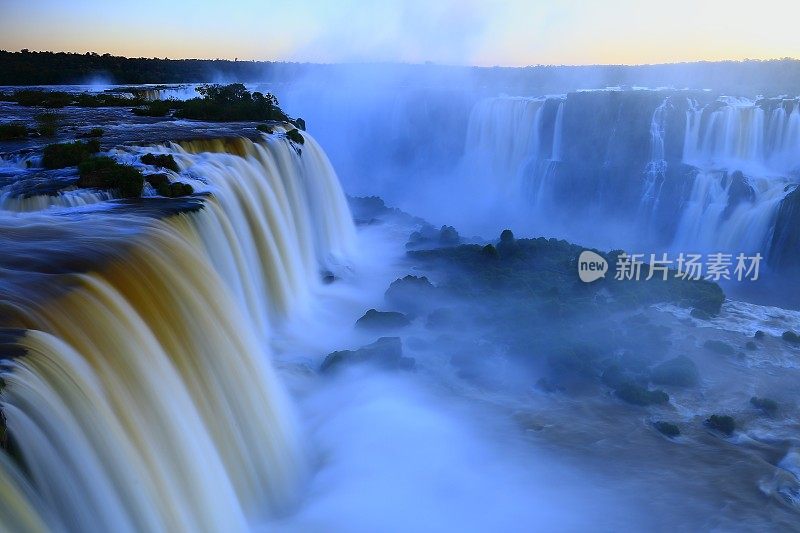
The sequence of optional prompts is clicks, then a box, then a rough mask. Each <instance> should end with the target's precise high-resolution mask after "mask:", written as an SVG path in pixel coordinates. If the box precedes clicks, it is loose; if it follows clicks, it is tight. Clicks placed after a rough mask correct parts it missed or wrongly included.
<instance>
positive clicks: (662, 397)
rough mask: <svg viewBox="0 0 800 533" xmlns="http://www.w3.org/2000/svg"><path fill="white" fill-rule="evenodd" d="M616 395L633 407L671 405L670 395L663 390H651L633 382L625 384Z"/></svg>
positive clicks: (616, 391) (617, 390) (618, 389)
mask: <svg viewBox="0 0 800 533" xmlns="http://www.w3.org/2000/svg"><path fill="white" fill-rule="evenodd" d="M614 393H615V394H616V395H617V398H619V399H620V400H623V401H625V402H628V403H630V404H633V405H641V406H647V405H658V404H665V403H669V394H667V393H666V392H664V391H663V390H658V389H656V390H649V389H646V388H644V387H642V386H640V385H637V384H635V383H633V382H630V381H628V382H625V383H623V384H622V385H620V386H619V387H618V388H617V389H616V390H615V391H614Z"/></svg>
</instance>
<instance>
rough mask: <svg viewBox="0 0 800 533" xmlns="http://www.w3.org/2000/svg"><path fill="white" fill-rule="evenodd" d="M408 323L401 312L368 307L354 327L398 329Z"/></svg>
mask: <svg viewBox="0 0 800 533" xmlns="http://www.w3.org/2000/svg"><path fill="white" fill-rule="evenodd" d="M409 324H411V321H410V320H409V319H408V317H407V316H406V315H404V314H403V313H398V312H396V311H378V310H376V309H370V310H369V311H367V312H366V313H364V316H362V317H361V318H359V319H358V320H357V321H356V327H357V328H362V329H398V328H404V327H406V326H408V325H409Z"/></svg>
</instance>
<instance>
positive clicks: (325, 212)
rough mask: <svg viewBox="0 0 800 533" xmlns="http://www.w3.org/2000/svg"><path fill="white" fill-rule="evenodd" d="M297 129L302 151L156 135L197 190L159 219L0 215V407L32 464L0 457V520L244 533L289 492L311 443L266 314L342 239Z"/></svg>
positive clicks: (343, 222) (348, 225)
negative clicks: (301, 427)
mask: <svg viewBox="0 0 800 533" xmlns="http://www.w3.org/2000/svg"><path fill="white" fill-rule="evenodd" d="M305 138H306V143H305V145H303V147H302V153H300V151H299V150H297V149H296V148H295V147H293V146H291V145H290V144H289V143H288V142H287V141H285V140H283V139H280V138H278V139H271V138H270V139H267V138H265V139H264V140H263V141H259V142H252V141H249V140H246V139H233V140H224V141H202V142H196V143H185V144H183V145H181V146H177V145H175V146H167V147H160V148H157V149H158V150H162V151H169V152H171V153H174V154H175V156H176V159H177V160H178V161H179V163H180V166H181V171H182V172H181V178H182V179H184V178H185V179H189V180H192V182H193V183H194V184H196V185H197V189H198V190H202V189H203V188H205V191H204V194H205V195H202V194H201V196H200V197H201V201H199V202H196V205H197V207H196V208H191V209H188V210H182V211H181V212H179V213H177V214H172V215H169V216H166V218H161V217H159V216H156V217H155V218H153V217H152V216H151V215H149V214H148V213H156V214H158V213H160V212H163V211H159V210H160V209H162V207H160V206H161V205H162V204H160V203H156V204H152V205H153V206H154V207H151V208H148V207H147V205H149V204H147V203H144V204H143V205H142V207H141V208H140V209H139V210H134V211H130V209H120V207H119V206H116V205H115V204H113V202H112V203H111V204H109V206H108V207H107V209H105V210H102V211H93V212H88V213H84V212H81V211H80V210H77V211H75V212H74V213H70V212H69V211H66V212H65V211H64V210H60V211H59V212H58V214H55V215H53V214H50V211H49V210H43V211H39V212H35V213H26V212H18V213H14V214H13V215H11V216H8V215H2V216H0V226H2V231H0V244H3V248H4V250H7V251H14V252H15V253H17V254H20V255H21V256H22V257H25V258H26V260H25V266H26V267H27V268H29V270H28V271H23V270H19V269H18V268H17V269H16V270H15V269H12V268H4V269H0V272H2V274H0V319H1V320H2V321H3V322H2V325H3V326H5V327H11V328H15V329H13V330H10V331H12V332H13V333H12V334H10V335H5V336H0V349H1V350H7V351H8V353H11V354H13V355H12V356H10V357H7V358H5V359H3V360H2V367H0V368H1V369H2V371H0V377H2V381H0V384H1V385H0V408H1V409H2V413H3V416H4V418H5V425H6V427H7V429H8V432H9V434H10V435H11V438H12V439H13V443H14V449H16V450H18V453H20V454H21V456H22V458H23V460H24V464H25V467H26V474H24V475H23V474H21V473H20V471H19V470H18V469H17V468H16V467H14V465H12V464H11V463H10V462H9V460H8V459H7V458H6V457H5V456H4V455H3V452H2V451H0V519H2V520H3V522H2V523H3V525H4V526H5V525H9V527H12V528H14V526H15V525H19V526H20V527H25V528H29V529H31V530H36V529H43V528H45V527H46V528H47V529H49V530H56V531H59V530H67V531H87V530H104V531H165V532H166V531H243V530H248V529H250V528H251V527H252V526H254V525H255V524H257V523H258V521H259V520H260V519H262V518H264V517H267V516H271V515H274V514H275V513H277V512H280V511H281V510H284V509H286V508H287V507H288V506H290V505H291V504H292V503H293V502H294V501H295V499H296V497H297V493H298V487H299V484H300V483H302V481H303V478H304V475H305V471H306V465H305V455H304V451H303V446H302V442H301V439H300V437H299V435H298V431H297V428H296V427H295V421H294V416H293V409H292V406H291V405H290V402H289V401H288V398H287V396H286V394H285V393H284V391H283V388H282V387H281V385H280V383H279V382H278V381H277V380H276V377H275V374H274V371H273V369H272V366H271V364H270V362H269V353H268V350H269V348H268V344H267V340H268V334H269V327H270V325H271V324H273V323H274V321H275V320H278V319H279V318H280V317H281V316H283V315H285V314H287V313H290V312H293V311H294V310H298V309H301V308H302V307H303V305H304V303H305V302H306V301H307V299H308V297H309V294H310V291H311V290H312V289H313V286H314V284H315V283H316V282H317V280H318V279H319V269H320V268H321V267H323V266H326V265H329V264H332V263H341V262H344V261H346V259H347V256H348V254H349V253H351V251H352V245H353V238H354V228H353V225H352V220H351V217H350V214H349V210H348V208H347V204H346V202H345V199H344V195H343V194H342V192H341V190H340V188H339V185H338V182H337V179H336V176H335V174H334V173H333V171H332V169H331V168H330V165H329V164H328V162H327V159H326V158H325V155H324V153H323V152H322V151H321V149H320V148H319V147H318V145H317V144H316V143H315V142H314V140H313V139H312V138H311V137H310V136H305ZM149 150H153V148H152V147H151V148H149ZM119 157H123V154H120V155H119ZM187 205H189V204H187ZM71 215H72V216H71ZM56 217H58V218H56ZM44 243H62V244H61V246H58V245H56V246H53V245H52V244H50V245H47V246H45V245H44ZM81 246H83V248H81ZM95 253H96V254H98V257H100V258H101V260H99V261H94V260H92V259H91V257H89V258H88V259H86V260H87V261H89V262H88V263H86V266H85V267H84V266H81V265H83V264H84V262H83V261H84V259H85V258H84V257H83V256H90V255H91V254H95ZM11 255H13V254H7V256H6V257H5V258H4V259H3V261H4V262H2V263H0V266H4V265H16V263H14V262H13V261H14V257H11ZM9 261H10V263H9ZM94 263H96V264H94ZM0 332H2V330H0Z"/></svg>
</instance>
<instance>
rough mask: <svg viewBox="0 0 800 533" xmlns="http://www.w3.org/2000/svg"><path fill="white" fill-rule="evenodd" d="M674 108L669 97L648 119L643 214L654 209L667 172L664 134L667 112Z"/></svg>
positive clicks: (649, 212) (642, 202)
mask: <svg viewBox="0 0 800 533" xmlns="http://www.w3.org/2000/svg"><path fill="white" fill-rule="evenodd" d="M670 109H674V107H673V106H672V104H671V102H670V100H669V99H665V100H664V102H663V103H662V104H661V105H660V106H658V107H657V108H656V110H655V111H654V112H653V119H652V120H651V121H650V162H649V163H648V164H647V170H646V171H645V181H644V184H643V187H642V201H641V206H640V209H641V210H643V211H644V212H645V216H648V215H649V214H652V212H653V211H654V210H655V209H656V207H657V205H656V204H657V203H658V198H659V192H660V191H661V186H662V185H663V184H664V178H665V174H666V172H667V160H666V154H665V150H664V135H665V127H666V124H665V123H666V119H667V112H668V111H669V110H670Z"/></svg>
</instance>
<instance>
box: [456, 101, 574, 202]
mask: <svg viewBox="0 0 800 533" xmlns="http://www.w3.org/2000/svg"><path fill="white" fill-rule="evenodd" d="M551 101H552V100H551ZM555 102H556V103H557V107H556V111H555V117H554V118H553V117H552V116H548V110H547V103H548V99H546V98H522V97H498V98H488V99H485V100H482V101H481V102H479V103H478V104H477V105H476V106H475V109H474V110H473V112H472V115H471V117H470V121H469V126H468V129H467V135H466V152H465V155H464V158H463V161H462V170H461V174H462V175H464V176H466V179H467V180H470V181H471V182H473V184H474V185H475V186H476V187H478V188H480V187H483V189H484V190H483V193H484V194H487V193H488V194H490V195H492V196H494V197H495V198H499V199H504V200H508V199H511V198H514V197H516V196H518V195H520V194H521V193H522V194H523V195H525V196H527V197H529V198H531V199H532V200H533V201H534V202H535V203H536V204H537V205H538V204H541V203H542V201H543V198H545V197H546V195H547V192H548V191H547V186H548V181H549V178H550V177H551V176H552V175H553V173H554V166H555V163H556V162H558V161H559V160H560V158H561V148H562V142H563V140H562V130H563V120H564V119H563V116H564V102H563V100H555ZM487 186H488V187H487Z"/></svg>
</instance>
